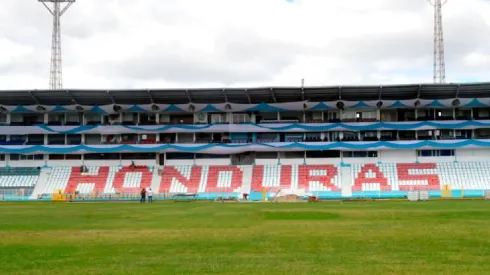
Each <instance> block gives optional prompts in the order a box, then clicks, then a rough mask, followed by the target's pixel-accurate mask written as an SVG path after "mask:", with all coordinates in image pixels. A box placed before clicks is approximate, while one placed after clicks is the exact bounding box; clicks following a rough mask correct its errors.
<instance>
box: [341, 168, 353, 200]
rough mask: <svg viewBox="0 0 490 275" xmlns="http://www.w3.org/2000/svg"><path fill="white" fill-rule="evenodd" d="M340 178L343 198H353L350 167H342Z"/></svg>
mask: <svg viewBox="0 0 490 275" xmlns="http://www.w3.org/2000/svg"><path fill="white" fill-rule="evenodd" d="M340 178H341V188H342V197H343V198H350V197H352V188H351V184H352V182H353V180H352V174H351V167H350V166H341V167H340Z"/></svg>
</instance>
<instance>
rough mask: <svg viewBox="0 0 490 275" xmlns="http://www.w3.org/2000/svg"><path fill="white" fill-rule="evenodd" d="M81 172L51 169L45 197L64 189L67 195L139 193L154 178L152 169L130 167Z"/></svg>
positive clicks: (69, 168)
mask: <svg viewBox="0 0 490 275" xmlns="http://www.w3.org/2000/svg"><path fill="white" fill-rule="evenodd" d="M87 168H88V171H87V172H82V171H81V168H80V167H54V168H52V170H51V173H50V175H49V178H48V180H47V183H46V185H45V187H44V190H43V192H42V193H43V194H51V193H53V192H57V191H58V190H62V191H63V192H65V193H74V192H78V193H80V194H88V193H94V192H95V193H104V194H114V193H120V192H132V193H133V192H138V191H139V190H140V189H141V188H147V187H150V185H151V181H152V178H153V167H146V166H143V167H140V166H137V167H135V168H134V169H133V168H132V167H130V166H127V167H120V166H115V167H91V166H89V167H87Z"/></svg>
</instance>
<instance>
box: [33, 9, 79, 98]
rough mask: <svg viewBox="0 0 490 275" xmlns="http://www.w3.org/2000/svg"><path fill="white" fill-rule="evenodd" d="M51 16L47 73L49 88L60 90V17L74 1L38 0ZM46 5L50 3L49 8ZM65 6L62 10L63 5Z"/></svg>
mask: <svg viewBox="0 0 490 275" xmlns="http://www.w3.org/2000/svg"><path fill="white" fill-rule="evenodd" d="M38 1H39V2H41V3H42V4H43V5H44V6H45V7H46V9H47V10H48V11H49V13H51V15H52V16H53V34H52V37H51V67H50V72H49V88H50V89H51V90H61V89H62V88H63V78H62V77H63V74H62V72H63V70H62V62H61V28H60V20H61V16H62V15H63V14H64V13H65V12H66V10H68V8H69V7H70V6H71V5H72V4H73V3H75V0H38ZM47 3H52V4H53V6H52V8H50V7H49V6H48V4H47ZM65 3H66V5H65V6H64V7H63V8H62V7H61V6H62V5H63V4H65Z"/></svg>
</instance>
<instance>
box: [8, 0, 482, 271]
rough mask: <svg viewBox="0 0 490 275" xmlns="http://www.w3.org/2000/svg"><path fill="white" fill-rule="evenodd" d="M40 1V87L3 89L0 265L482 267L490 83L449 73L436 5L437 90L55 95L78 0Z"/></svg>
mask: <svg viewBox="0 0 490 275" xmlns="http://www.w3.org/2000/svg"><path fill="white" fill-rule="evenodd" d="M465 1H466V0H465ZM39 2H41V3H42V4H43V5H44V6H45V7H46V8H47V9H48V11H49V12H50V15H51V16H52V17H53V36H52V47H51V55H52V56H51V69H50V81H49V89H46V90H43V89H15V90H14V89H3V90H0V209H1V211H0V220H1V222H0V224H1V225H0V274H113V275H114V274H251V273H253V274H305V275H312V274H349V275H350V274H475V275H481V274H490V267H489V265H488V263H487V262H488V255H490V245H489V243H488V238H487V235H488V228H489V226H490V211H489V210H490V205H489V204H488V200H489V199H490V159H489V158H490V157H489V156H490V83H483V82H475V83H445V82H446V76H445V61H444V40H443V34H442V18H441V17H442V15H441V8H442V5H444V3H445V2H446V1H441V0H434V1H429V2H430V4H431V5H433V6H434V65H433V80H434V83H433V84H405V85H371V86H362V85H361V86H359V85H352V86H345V85H342V86H306V85H304V79H302V81H301V85H300V86H287V87H286V86H284V87H283V86H267V85H265V87H252V85H251V87H244V88H236V87H226V88H201V89H199V88H189V89H186V88H162V89H156V88H152V89H67V88H63V85H62V62H61V60H62V57H61V31H60V17H61V15H62V14H64V13H65V12H66V11H67V9H68V8H69V7H70V6H71V5H72V4H73V3H74V2H75V1H74V0H39ZM87 2H88V1H87ZM116 2H117V1H112V2H111V4H110V5H109V6H107V7H108V8H111V9H113V8H114V9H116V7H119V8H120V6H118V4H117V3H116ZM148 2H150V1H148ZM179 2H183V1H179ZM237 2H238V1H237ZM287 2H288V5H293V4H295V3H296V2H298V1H287ZM322 2H323V1H322ZM332 2H333V1H332ZM11 3H14V2H13V1H12V2H11ZM15 3H17V2H15ZM145 3H146V2H145ZM338 3H340V1H339V2H337V4H338ZM475 3H476V2H475ZM92 4H94V2H92ZM166 4H168V3H166ZM195 4H196V3H193V5H195ZM63 5H64V7H63ZM97 5H99V3H98V4H97ZM141 5H143V2H141V3H138V6H141ZM168 5H170V4H168ZM247 5H248V1H247ZM276 5H277V3H276ZM378 5H379V6H382V5H381V4H379V3H378ZM410 5H412V4H410ZM12 7H13V5H12ZM88 7H90V6H88ZM93 7H98V6H93ZM127 7H128V6H126V8H127ZM407 7H408V6H407ZM482 7H483V5H482ZM134 8H135V10H136V6H134ZM155 8H156V7H155ZM228 8H231V7H228ZM213 9H215V8H214V7H213ZM142 10H143V9H142ZM177 10H178V9H176V11H177ZM273 10H274V11H275V8H274V9H273ZM88 11H91V9H90V8H86V9H85V13H87V12H88ZM119 11H122V9H121V10H119ZM176 11H175V13H177V12H176ZM240 12H242V11H241V10H240ZM356 12H358V11H356ZM172 13H174V11H173V10H172ZM243 13H244V14H247V12H243ZM87 15H88V13H87ZM357 15H358V13H356V16H357ZM90 16H91V18H92V17H94V18H95V17H98V16H96V15H94V16H92V14H90ZM144 16H145V17H146V12H145V15H144ZM27 17H28V16H27ZM27 17H26V18H27ZM8 20H9V19H7V21H8ZM179 20H180V19H179ZM108 21H110V19H108ZM101 22H102V21H101ZM315 22H316V21H315ZM9 24H10V22H9ZM97 24H98V23H97ZM138 24H139V23H138ZM152 24H153V23H152ZM383 24H384V23H383ZM259 25H260V24H259ZM84 28H85V26H84ZM88 28H90V26H89V27H88ZM261 28H262V26H261ZM72 30H75V31H76V29H72ZM0 31H1V30H0ZM139 31H140V29H138V32H139ZM18 33H21V31H18ZM104 35H105V34H104ZM7 40H8V39H7ZM136 40H137V39H135V41H136ZM138 41H140V40H138ZM186 41H187V40H186ZM1 42H2V41H0V43H1ZM72 42H73V41H72ZM77 43H78V42H77ZM2 45H3V44H2ZM118 46H119V45H118ZM82 49H83V50H85V48H83V47H80V48H79V50H82ZM40 52H41V51H40ZM90 55H92V52H90ZM93 55H94V56H96V54H95V53H94V54H93ZM281 58H282V57H281ZM8 59H9V58H7V59H6V60H7V61H8ZM13 59H15V58H13ZM2 62H3V61H2ZM19 62H20V63H22V62H21V61H19ZM30 63H31V61H30V62H29V64H30ZM34 63H35V62H32V64H34ZM0 65H2V66H3V63H2V64H0ZM30 65H31V64H30ZM30 65H29V66H30ZM124 66H126V64H124ZM128 67H131V65H128ZM84 70H85V69H84ZM9 77H10V76H9ZM72 81H73V79H72ZM87 81H89V80H87ZM116 82H117V81H116ZM24 84H25V83H24ZM244 86H245V85H244ZM257 86H259V85H257ZM2 87H3V86H2Z"/></svg>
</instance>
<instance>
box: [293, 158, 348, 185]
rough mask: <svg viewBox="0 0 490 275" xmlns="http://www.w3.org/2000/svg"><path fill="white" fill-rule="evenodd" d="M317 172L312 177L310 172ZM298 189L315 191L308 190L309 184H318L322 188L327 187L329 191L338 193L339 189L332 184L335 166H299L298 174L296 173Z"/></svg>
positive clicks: (336, 172)
mask: <svg viewBox="0 0 490 275" xmlns="http://www.w3.org/2000/svg"><path fill="white" fill-rule="evenodd" d="M313 171H318V172H320V173H317V175H312V173H311V172H313ZM298 174H299V175H298V188H299V189H305V190H309V191H317V190H312V188H310V183H312V182H319V183H321V184H322V185H323V186H324V187H327V188H328V189H329V190H330V191H340V188H339V187H338V186H336V185H335V184H334V182H333V179H334V177H335V176H337V174H338V171H337V167H335V165H331V164H324V165H300V166H299V173H298ZM318 191H327V190H318Z"/></svg>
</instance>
